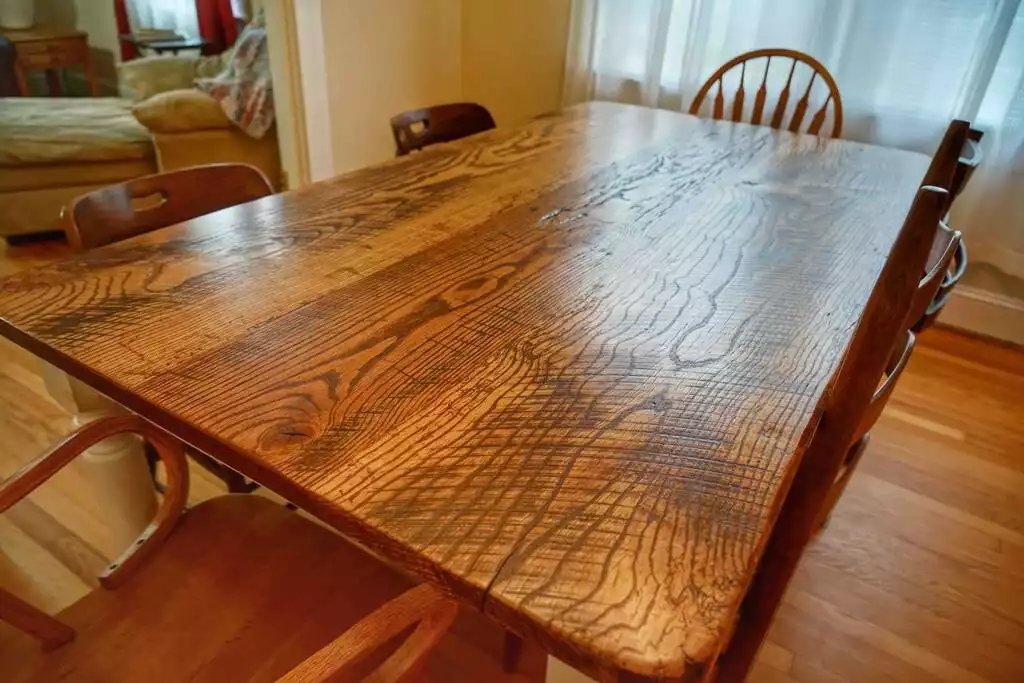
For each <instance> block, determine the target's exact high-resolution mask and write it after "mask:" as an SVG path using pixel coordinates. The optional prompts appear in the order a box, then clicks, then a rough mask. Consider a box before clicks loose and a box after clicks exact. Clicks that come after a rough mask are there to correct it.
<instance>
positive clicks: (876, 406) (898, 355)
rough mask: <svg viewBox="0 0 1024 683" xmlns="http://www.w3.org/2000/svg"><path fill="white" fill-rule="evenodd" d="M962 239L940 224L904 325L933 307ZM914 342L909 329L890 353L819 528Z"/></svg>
mask: <svg viewBox="0 0 1024 683" xmlns="http://www.w3.org/2000/svg"><path fill="white" fill-rule="evenodd" d="M961 239H962V236H961V234H960V232H959V231H957V230H950V229H949V228H948V227H946V226H945V225H943V224H940V225H939V229H938V231H937V232H936V235H935V239H934V241H933V242H932V247H931V253H930V254H929V256H928V264H929V267H928V271H927V272H926V273H925V276H924V277H923V278H922V279H921V281H920V282H919V283H918V285H917V291H916V292H915V293H914V296H913V299H912V300H911V304H910V310H909V312H908V313H907V316H906V321H905V324H906V326H907V327H908V328H909V327H910V326H911V325H913V324H914V323H916V322H917V321H919V320H922V319H923V317H924V316H925V315H926V311H928V310H929V309H930V307H931V305H932V301H933V300H934V299H935V296H936V292H937V291H938V290H939V289H940V288H941V286H942V283H943V281H944V279H945V277H946V276H947V274H948V273H949V270H950V263H951V262H952V260H953V258H954V256H955V255H956V253H957V248H958V247H959V245H960V243H961ZM915 327H916V325H915ZM915 341H916V337H915V336H914V332H913V331H912V330H911V329H908V330H907V331H906V332H905V333H904V335H903V337H902V338H901V340H900V342H899V344H898V345H897V347H896V349H895V351H894V352H893V354H892V356H890V358H889V362H888V363H887V364H886V368H885V375H884V377H883V378H882V381H881V383H880V384H879V386H878V388H877V389H875V393H874V395H873V396H872V397H871V402H870V403H869V404H868V408H867V410H865V411H864V414H863V416H862V417H861V419H860V422H858V423H857V428H856V430H854V433H853V439H852V445H851V446H850V449H849V452H848V453H847V455H846V458H845V459H844V460H843V465H842V468H841V469H840V471H839V474H838V476H837V477H836V480H835V483H834V484H833V485H832V489H831V490H830V491H829V495H828V497H827V498H826V500H825V504H824V505H823V506H822V510H821V517H820V520H819V527H824V526H825V525H827V524H828V520H829V518H830V517H831V515H832V511H833V509H834V508H835V506H836V503H837V502H839V498H840V497H841V496H842V495H843V491H845V490H846V486H847V484H849V483H850V478H851V477H852V476H853V473H854V471H855V470H856V469H857V465H858V464H859V463H860V459H861V456H863V455H864V449H865V448H866V447H867V443H868V438H869V432H870V431H871V429H872V428H873V427H874V426H875V423H876V422H878V418H879V417H880V416H881V414H882V409H883V408H885V406H886V405H887V404H888V403H889V398H890V397H891V396H892V391H893V389H894V388H895V387H896V383H897V382H898V381H899V379H900V376H901V375H902V374H903V371H904V370H905V369H906V367H907V361H909V360H910V354H911V352H913V350H914V343H915Z"/></svg>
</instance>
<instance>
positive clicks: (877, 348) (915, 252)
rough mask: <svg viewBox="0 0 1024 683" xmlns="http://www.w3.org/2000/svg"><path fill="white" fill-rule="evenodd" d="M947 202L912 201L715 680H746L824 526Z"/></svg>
mask: <svg viewBox="0 0 1024 683" xmlns="http://www.w3.org/2000/svg"><path fill="white" fill-rule="evenodd" d="M955 160H956V157H955V156H954V157H952V160H951V161H952V162H955ZM949 162H950V160H948V159H943V160H942V164H946V163H949ZM945 202H946V191H945V190H943V189H941V188H936V187H931V186H927V187H922V188H921V190H920V191H919V192H918V194H917V197H916V198H915V200H914V203H913V205H912V206H911V209H910V212H909V213H908V215H907V219H906V221H905V222H904V225H903V229H902V230H901V231H900V234H899V236H898V237H897V239H896V242H895V244H894V245H893V248H892V250H891V251H890V253H889V256H888V259H887V261H886V263H885V265H884V266H883V268H882V272H881V274H880V275H879V276H878V279H877V281H876V282H875V286H874V288H873V290H872V292H871V296H870V298H869V300H868V303H867V306H866V308H865V310H864V314H863V315H862V316H861V319H860V322H859V323H858V325H857V328H856V330H855V331H854V333H853V338H852V339H851V341H850V344H849V346H848V347H847V350H846V354H845V357H844V359H843V361H842V362H841V363H840V364H839V365H838V367H837V371H836V374H835V376H834V377H833V379H832V382H831V384H830V388H829V392H828V394H827V395H826V399H825V402H824V404H823V405H822V410H823V414H822V417H821V421H820V423H819V424H818V427H817V430H816V431H815V433H814V436H813V437H812V438H811V439H810V442H809V443H808V444H807V447H806V451H805V452H804V453H803V454H802V457H801V459H800V463H799V467H798V469H797V471H796V473H795V475H794V477H793V482H792V484H791V485H790V488H789V492H788V493H787V495H786V499H785V500H784V501H783V503H782V507H781V509H780V510H779V512H778V514H777V516H776V518H775V520H774V524H773V530H772V534H771V536H770V537H769V539H768V543H767V545H766V547H765V550H764V553H763V554H762V557H761V560H760V562H759V563H758V566H757V569H756V572H755V575H754V580H753V581H752V583H751V585H750V588H749V589H748V591H747V594H746V595H745V596H744V598H743V601H742V602H741V604H740V605H739V609H738V613H737V614H736V616H735V620H734V624H735V627H734V632H733V634H732V637H731V639H730V640H729V642H728V643H727V644H726V646H725V648H724V650H723V651H722V652H721V653H720V655H719V657H718V660H717V666H716V671H715V673H716V674H717V679H714V680H718V681H729V682H730V683H731V682H733V681H736V682H738V681H742V680H744V679H745V677H746V675H747V674H748V673H749V671H750V669H751V667H752V666H753V663H754V658H755V656H756V655H757V651H758V649H759V648H760V646H761V644H762V643H763V642H764V639H765V636H766V635H767V633H768V629H769V627H770V626H771V623H772V619H773V618H774V615H775V612H776V610H777V609H778V607H779V605H780V604H781V602H782V598H783V596H784V595H785V591H786V588H787V586H788V585H789V581H790V579H792V577H793V574H794V572H795V570H796V567H797V564H798V562H799V560H800V557H801V555H802V553H803V550H804V548H805V547H806V545H807V543H808V542H809V541H810V539H811V538H812V536H813V535H814V533H815V532H816V531H817V528H818V523H819V521H820V519H821V514H822V509H823V508H824V506H825V504H826V503H827V501H828V498H829V495H830V493H831V492H832V491H833V485H834V484H835V482H836V479H837V477H838V476H839V474H840V472H841V471H842V468H843V463H844V461H845V460H846V459H847V456H848V454H849V452H850V444H851V443H854V442H855V440H856V439H855V437H856V435H857V434H858V432H859V431H860V430H861V429H862V421H863V420H864V419H865V416H866V415H867V414H869V412H870V411H871V410H872V406H871V404H872V400H873V398H874V396H875V393H876V388H877V381H876V380H875V378H877V377H881V376H884V375H885V374H886V372H885V371H886V369H887V368H888V367H890V363H891V355H892V354H891V351H892V349H893V348H894V347H895V346H897V342H898V340H900V339H905V338H906V336H905V335H906V329H907V323H906V320H907V317H908V316H909V314H910V309H911V306H912V304H913V301H914V298H915V295H916V293H917V292H918V284H919V280H920V278H919V277H917V276H912V275H911V274H914V273H921V272H924V271H925V269H926V267H927V262H928V252H929V250H930V244H929V242H930V241H931V240H932V238H933V236H934V234H935V230H936V227H937V226H938V224H939V221H940V219H941V218H942V215H943V214H942V208H943V206H944V205H945Z"/></svg>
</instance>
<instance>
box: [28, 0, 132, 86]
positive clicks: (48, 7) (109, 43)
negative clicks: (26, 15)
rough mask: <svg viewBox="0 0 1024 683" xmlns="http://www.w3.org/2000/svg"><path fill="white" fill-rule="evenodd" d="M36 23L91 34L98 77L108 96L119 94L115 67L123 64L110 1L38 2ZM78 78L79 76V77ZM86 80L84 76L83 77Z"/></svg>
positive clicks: (51, 0)
mask: <svg viewBox="0 0 1024 683" xmlns="http://www.w3.org/2000/svg"><path fill="white" fill-rule="evenodd" d="M35 16H36V23H37V24H50V25H53V26H69V27H70V26H73V27H75V28H77V29H79V30H81V31H85V32H86V33H88V34H89V47H90V48H92V58H93V63H94V65H95V67H96V75H97V76H98V78H99V80H100V85H101V87H102V89H103V90H104V91H105V94H114V93H116V91H117V71H116V66H115V65H116V64H117V63H118V62H120V61H121V45H120V41H118V39H117V18H116V16H115V15H114V3H113V2H111V1H110V0H36V14H35ZM76 75H77V74H76ZM82 79H83V80H84V76H82Z"/></svg>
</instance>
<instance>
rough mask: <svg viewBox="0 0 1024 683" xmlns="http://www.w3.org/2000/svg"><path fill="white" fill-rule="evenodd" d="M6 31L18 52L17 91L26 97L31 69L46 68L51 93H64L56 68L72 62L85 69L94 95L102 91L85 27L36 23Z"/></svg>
mask: <svg viewBox="0 0 1024 683" xmlns="http://www.w3.org/2000/svg"><path fill="white" fill-rule="evenodd" d="M3 35H4V37H6V38H7V39H8V40H10V41H11V43H12V44H13V45H14V50H15V53H16V55H17V58H16V60H15V64H14V73H15V78H16V79H17V81H18V91H19V93H20V94H21V95H22V96H23V97H24V96H28V95H29V89H28V78H27V77H26V72H27V71H29V70H30V69H45V70H46V83H47V85H48V86H49V89H50V94H51V95H54V96H56V95H60V94H61V91H60V78H59V77H58V75H57V69H64V68H67V67H73V66H80V67H82V68H84V69H85V76H86V79H87V80H88V82H89V91H90V92H91V94H92V96H93V97H96V96H97V95H98V94H99V83H98V82H97V81H96V72H95V70H94V69H93V64H92V54H91V53H90V52H89V40H88V38H89V36H88V34H87V33H85V32H84V31H79V30H76V29H62V28H51V27H45V26H37V27H34V28H30V29H24V30H7V29H5V30H4V31H3Z"/></svg>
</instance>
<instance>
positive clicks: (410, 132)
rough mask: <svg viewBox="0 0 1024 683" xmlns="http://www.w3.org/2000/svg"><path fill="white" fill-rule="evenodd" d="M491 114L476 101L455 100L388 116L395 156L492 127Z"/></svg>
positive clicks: (481, 131) (492, 119)
mask: <svg viewBox="0 0 1024 683" xmlns="http://www.w3.org/2000/svg"><path fill="white" fill-rule="evenodd" d="M494 127H495V125H494V118H493V117H492V116H491V113H490V112H489V111H487V110H486V109H485V108H484V107H482V106H480V105H479V104H473V103H472V102H459V103H456V104H441V105H438V106H436V107H426V108H425V109H413V110H412V111H407V112H404V113H402V114H399V115H398V116H394V117H392V118H391V134H392V135H394V136H395V155H396V156H403V155H405V154H408V153H409V152H415V151H417V150H420V149H423V148H424V147H426V146H428V145H434V144H437V143H439V142H451V141H452V140H458V139H459V138H464V137H467V136H469V135H475V134H476V133H483V132H484V131H487V130H491V129H492V128H494Z"/></svg>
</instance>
